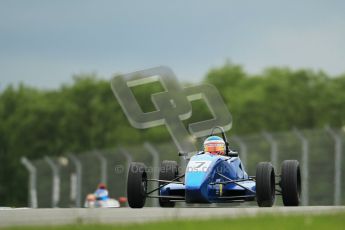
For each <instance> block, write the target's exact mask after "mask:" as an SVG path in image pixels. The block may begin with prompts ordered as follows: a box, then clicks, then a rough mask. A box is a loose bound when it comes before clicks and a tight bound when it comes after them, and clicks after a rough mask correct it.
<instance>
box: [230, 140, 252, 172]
mask: <svg viewBox="0 0 345 230" xmlns="http://www.w3.org/2000/svg"><path fill="white" fill-rule="evenodd" d="M232 139H233V140H234V141H236V142H237V143H238V145H239V146H240V156H241V161H242V162H243V164H244V165H246V164H247V160H248V148H247V145H246V143H245V142H244V141H243V139H242V138H240V137H239V136H233V138H232Z"/></svg>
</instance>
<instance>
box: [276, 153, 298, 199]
mask: <svg viewBox="0 0 345 230" xmlns="http://www.w3.org/2000/svg"><path fill="white" fill-rule="evenodd" d="M280 186H281V188H282V197H283V203H284V205H285V206H298V205H299V203H300V197H301V172H300V168H299V163H298V161H296V160H285V161H283V163H282V166H281V181H280Z"/></svg>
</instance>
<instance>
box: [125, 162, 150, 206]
mask: <svg viewBox="0 0 345 230" xmlns="http://www.w3.org/2000/svg"><path fill="white" fill-rule="evenodd" d="M146 171H147V170H146V166H145V165H144V164H143V163H139V162H132V163H131V164H130V167H129V171H128V180H127V199H128V205H129V207H131V208H142V207H144V205H145V201H146V191H147V174H146Z"/></svg>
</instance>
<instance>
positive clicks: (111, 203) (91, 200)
mask: <svg viewBox="0 0 345 230" xmlns="http://www.w3.org/2000/svg"><path fill="white" fill-rule="evenodd" d="M121 199H122V200H125V199H124V197H120V200H121ZM126 200H127V199H126ZM124 202H126V201H124ZM84 207H85V208H119V207H121V205H120V202H119V201H118V200H116V199H112V198H108V199H105V200H98V199H97V197H96V196H95V195H94V194H88V195H87V196H86V200H85V203H84Z"/></svg>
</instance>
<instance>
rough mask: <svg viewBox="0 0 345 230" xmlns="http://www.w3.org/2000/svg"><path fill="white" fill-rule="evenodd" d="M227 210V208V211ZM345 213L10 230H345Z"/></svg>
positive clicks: (15, 228)
mask: <svg viewBox="0 0 345 230" xmlns="http://www.w3.org/2000/svg"><path fill="white" fill-rule="evenodd" d="M225 210H226V209H224V212H226V211H225ZM344 217H345V214H344V212H340V213H334V214H318V215H310V214H304V215H282V214H275V215H272V214H267V215H259V216H254V217H253V216H246V217H243V216H242V217H237V218H231V217H230V218H228V219H219V218H213V219H202V220H170V221H159V222H151V223H139V224H138V223H137V224H133V223H132V224H118V225H116V224H113V225H101V224H80V223H79V224H75V225H67V226H41V227H38V226H35V227H11V228H9V229H12V230H17V229H24V230H31V229H32V230H34V229H35V230H41V229H42V230H43V229H51V230H79V229H80V230H81V229H83V230H88V229H90V230H92V229H100V230H112V229H121V230H130V229H135V230H150V229H166V230H169V229H172V230H174V229H176V226H179V228H180V229H186V230H192V229H197V230H203V229H227V228H230V227H231V229H258V230H259V229H264V230H267V229H281V230H284V229H306V230H308V229H311V230H318V229H343V227H344V223H343V222H344V220H343V219H344Z"/></svg>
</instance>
